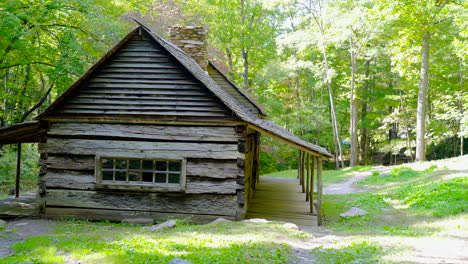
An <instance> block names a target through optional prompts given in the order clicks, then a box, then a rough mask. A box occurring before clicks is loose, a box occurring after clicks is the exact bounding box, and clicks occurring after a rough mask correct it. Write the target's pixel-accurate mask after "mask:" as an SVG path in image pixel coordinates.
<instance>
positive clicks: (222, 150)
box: [39, 138, 243, 159]
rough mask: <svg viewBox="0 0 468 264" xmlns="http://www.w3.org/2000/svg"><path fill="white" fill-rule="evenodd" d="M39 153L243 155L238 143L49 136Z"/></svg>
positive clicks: (143, 156)
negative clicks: (114, 139) (141, 140)
mask: <svg viewBox="0 0 468 264" xmlns="http://www.w3.org/2000/svg"><path fill="white" fill-rule="evenodd" d="M39 152H40V153H54V154H75V155H106V156H116V157H140V156H141V158H172V159H174V158H176V159H177V158H182V157H187V158H214V159H221V158H222V159H237V158H238V157H243V154H242V153H239V152H238V151H237V145H236V144H226V143H223V144H214V143H209V144H208V143H185V142H184V143H181V142H139V141H113V140H88V139H60V138H49V139H48V140H47V143H40V144H39Z"/></svg>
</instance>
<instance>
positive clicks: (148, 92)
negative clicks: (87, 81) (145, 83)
mask: <svg viewBox="0 0 468 264" xmlns="http://www.w3.org/2000/svg"><path fill="white" fill-rule="evenodd" d="M83 92H84V93H87V94H119V95H121V94H131V95H139V94H141V95H152V96H157V95H165V96H167V95H171V96H206V95H207V93H205V92H202V91H196V90H193V91H192V90H182V91H174V90H172V91H162V90H152V89H133V90H131V89H128V88H118V87H115V88H112V89H111V88H99V89H86V90H84V91H83Z"/></svg>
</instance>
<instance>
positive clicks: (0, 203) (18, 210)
mask: <svg viewBox="0 0 468 264" xmlns="http://www.w3.org/2000/svg"><path fill="white" fill-rule="evenodd" d="M38 213H39V203H38V202H37V200H36V194H23V195H20V197H19V198H8V199H4V200H0V218H3V219H6V218H16V217H32V216H36V215H37V214H38Z"/></svg>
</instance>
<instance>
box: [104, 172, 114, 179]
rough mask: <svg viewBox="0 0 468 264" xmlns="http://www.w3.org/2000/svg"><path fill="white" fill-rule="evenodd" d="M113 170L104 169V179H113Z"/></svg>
mask: <svg viewBox="0 0 468 264" xmlns="http://www.w3.org/2000/svg"><path fill="white" fill-rule="evenodd" d="M112 174H113V172H112V171H103V172H102V180H103V181H112V176H113V175H112Z"/></svg>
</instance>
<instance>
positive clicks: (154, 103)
mask: <svg viewBox="0 0 468 264" xmlns="http://www.w3.org/2000/svg"><path fill="white" fill-rule="evenodd" d="M69 103H70V104H87V105H89V104H100V105H103V104H104V105H126V106H132V105H138V106H181V107H219V106H221V104H220V103H218V102H215V101H201V102H200V101H195V102H194V101H185V100H182V101H178V100H175V99H173V100H170V101H169V100H154V101H151V100H141V99H134V100H124V99H86V98H73V99H72V100H70V101H69Z"/></svg>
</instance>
